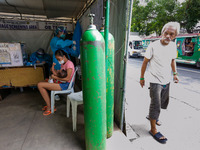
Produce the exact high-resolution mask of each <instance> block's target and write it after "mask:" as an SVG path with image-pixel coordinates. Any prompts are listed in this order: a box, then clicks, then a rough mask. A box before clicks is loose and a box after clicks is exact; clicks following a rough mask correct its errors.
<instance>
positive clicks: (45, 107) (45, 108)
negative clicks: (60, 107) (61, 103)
mask: <svg viewBox="0 0 200 150" xmlns="http://www.w3.org/2000/svg"><path fill="white" fill-rule="evenodd" d="M42 110H43V111H45V110H47V106H44V107H43V108H42ZM54 111H56V108H55V107H54Z"/></svg>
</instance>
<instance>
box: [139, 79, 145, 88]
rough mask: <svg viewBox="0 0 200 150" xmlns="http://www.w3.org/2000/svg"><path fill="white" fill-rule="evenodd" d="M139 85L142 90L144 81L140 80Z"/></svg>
mask: <svg viewBox="0 0 200 150" xmlns="http://www.w3.org/2000/svg"><path fill="white" fill-rule="evenodd" d="M140 85H141V87H142V88H143V86H144V85H145V80H140Z"/></svg>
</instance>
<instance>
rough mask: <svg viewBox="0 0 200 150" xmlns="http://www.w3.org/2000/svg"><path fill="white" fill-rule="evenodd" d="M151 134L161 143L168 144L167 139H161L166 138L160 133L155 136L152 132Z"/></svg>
mask: <svg viewBox="0 0 200 150" xmlns="http://www.w3.org/2000/svg"><path fill="white" fill-rule="evenodd" d="M149 134H150V135H151V136H152V137H153V138H154V139H155V140H156V141H158V142H159V143H162V144H165V143H166V142H167V138H164V139H161V138H162V137H164V136H163V135H162V134H161V133H160V132H157V133H156V134H155V135H153V133H152V132H151V131H149Z"/></svg>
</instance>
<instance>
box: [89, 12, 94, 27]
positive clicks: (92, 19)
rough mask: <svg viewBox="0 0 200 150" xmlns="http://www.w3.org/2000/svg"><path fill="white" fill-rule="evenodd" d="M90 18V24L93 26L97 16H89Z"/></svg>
mask: <svg viewBox="0 0 200 150" xmlns="http://www.w3.org/2000/svg"><path fill="white" fill-rule="evenodd" d="M88 16H89V17H90V24H91V25H93V24H94V17H95V14H89V15H88Z"/></svg>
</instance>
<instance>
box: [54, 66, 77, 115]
mask: <svg viewBox="0 0 200 150" xmlns="http://www.w3.org/2000/svg"><path fill="white" fill-rule="evenodd" d="M77 69H78V68H77V67H76V68H75V71H74V74H73V77H72V80H71V81H70V84H69V87H68V89H67V90H63V91H51V113H52V114H53V113H54V105H55V95H56V94H70V93H74V84H73V81H74V82H75V77H76V71H77ZM68 104H69V103H68V102H67V105H68ZM69 107H70V106H69Z"/></svg>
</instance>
